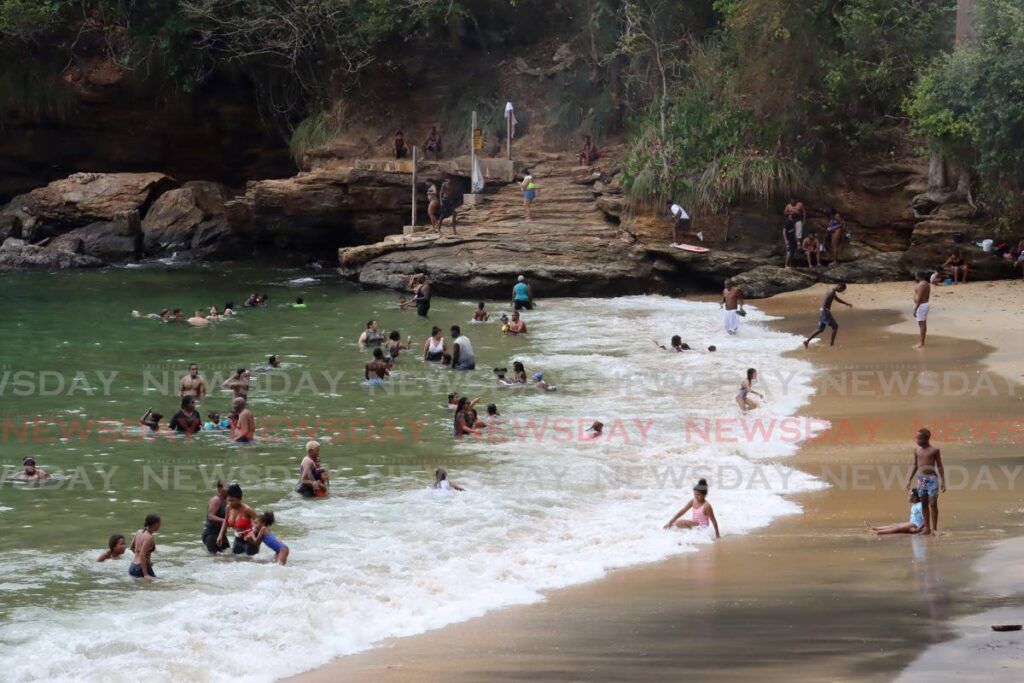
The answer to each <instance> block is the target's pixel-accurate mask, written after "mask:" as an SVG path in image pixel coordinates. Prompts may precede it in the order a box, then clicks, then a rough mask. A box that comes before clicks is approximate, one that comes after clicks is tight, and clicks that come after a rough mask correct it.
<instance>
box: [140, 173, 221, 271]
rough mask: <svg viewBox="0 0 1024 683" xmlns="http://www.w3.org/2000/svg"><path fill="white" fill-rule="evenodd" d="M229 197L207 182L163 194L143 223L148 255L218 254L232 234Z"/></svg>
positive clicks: (216, 186)
mask: <svg viewBox="0 0 1024 683" xmlns="http://www.w3.org/2000/svg"><path fill="white" fill-rule="evenodd" d="M229 197H230V195H229V193H228V191H227V188H225V187H224V186H223V185H220V184H219V183H211V182H205V181H193V182H188V183H185V184H184V185H183V186H182V187H180V188H178V189H175V190H169V191H168V192H165V193H164V194H162V195H161V196H160V198H159V199H157V200H156V202H154V204H153V206H152V207H151V208H150V210H149V212H148V213H147V214H146V217H145V219H143V221H142V231H143V240H144V247H145V251H146V253H147V254H160V253H167V252H174V251H183V250H188V249H196V250H216V249H217V247H218V244H219V242H220V241H222V240H224V239H225V238H226V237H228V236H229V235H230V234H231V228H230V226H229V225H228V220H227V214H226V213H225V209H224V204H225V203H226V202H227V201H228V199H229Z"/></svg>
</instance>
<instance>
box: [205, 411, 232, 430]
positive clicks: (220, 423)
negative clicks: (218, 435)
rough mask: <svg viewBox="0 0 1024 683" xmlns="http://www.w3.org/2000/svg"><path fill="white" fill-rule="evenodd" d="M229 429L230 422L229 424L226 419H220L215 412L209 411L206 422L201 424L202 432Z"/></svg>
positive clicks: (218, 414)
mask: <svg viewBox="0 0 1024 683" xmlns="http://www.w3.org/2000/svg"><path fill="white" fill-rule="evenodd" d="M230 428H231V422H229V421H228V419H227V418H226V417H225V418H221V416H220V413H218V412H217V411H216V410H211V411H210V412H209V413H207V414H206V422H204V423H203V429H204V430H206V431H208V432H209V431H213V430H221V429H230Z"/></svg>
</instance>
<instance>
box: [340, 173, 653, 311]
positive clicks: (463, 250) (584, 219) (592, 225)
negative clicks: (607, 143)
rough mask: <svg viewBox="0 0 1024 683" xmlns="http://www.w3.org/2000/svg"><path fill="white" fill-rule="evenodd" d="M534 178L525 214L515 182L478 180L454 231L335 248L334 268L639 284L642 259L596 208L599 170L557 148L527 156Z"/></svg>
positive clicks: (550, 290)
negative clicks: (479, 198)
mask: <svg viewBox="0 0 1024 683" xmlns="http://www.w3.org/2000/svg"><path fill="white" fill-rule="evenodd" d="M525 161H526V164H527V168H528V169H529V171H530V173H531V174H532V175H533V176H534V179H535V181H536V182H537V185H538V191H537V200H536V201H535V202H534V205H533V220H530V221H528V220H526V212H525V208H524V206H523V198H522V191H521V190H520V189H519V184H518V183H517V182H516V183H509V184H497V185H492V186H489V187H487V188H485V192H484V195H485V200H484V201H483V202H482V203H481V204H478V205H475V206H470V205H468V204H464V205H463V206H461V207H459V209H458V210H457V214H458V216H457V218H458V226H457V233H453V231H452V227H451V220H450V219H448V220H445V221H444V223H443V225H442V228H441V231H440V233H438V232H436V231H432V230H430V229H429V225H428V226H426V227H421V228H420V229H419V230H418V231H417V232H415V233H413V234H408V235H392V236H389V237H387V238H386V239H385V240H383V241H382V242H378V243H376V244H370V245H365V246H359V247H350V248H342V249H339V250H338V257H339V262H340V264H341V268H340V269H339V271H340V272H341V273H342V274H343V275H346V276H348V277H349V278H351V279H353V280H357V281H358V282H360V283H362V284H365V285H371V286H382V287H392V288H404V287H405V286H407V282H408V278H409V276H410V275H411V274H413V273H417V272H425V273H427V274H428V275H429V276H430V277H431V279H432V281H433V282H434V283H435V286H436V287H437V289H438V291H439V293H443V292H444V290H445V289H446V288H447V287H450V288H451V289H452V290H453V291H454V290H458V291H467V290H469V291H474V292H479V295H480V296H504V295H506V294H507V293H508V292H507V291H506V290H508V289H509V288H510V287H511V285H512V284H513V283H514V281H515V276H516V275H518V274H526V275H527V276H528V277H530V278H531V280H532V281H533V283H534V285H535V287H536V288H537V289H538V291H543V292H544V293H545V294H547V295H551V294H566V295H587V294H600V293H602V292H603V291H604V290H605V289H606V288H607V284H608V282H609V281H616V282H617V287H616V289H617V291H619V292H621V291H636V292H642V291H647V289H648V288H649V287H650V285H651V284H652V283H651V277H652V273H651V264H650V260H649V259H646V258H645V256H646V252H645V251H644V250H643V249H641V248H639V247H637V246H636V245H635V244H634V240H633V238H632V236H630V235H629V234H627V233H625V232H623V231H621V230H620V229H619V226H618V225H617V224H616V223H615V222H614V221H613V220H612V219H610V218H609V217H608V216H607V215H606V214H605V213H604V212H603V211H601V210H600V209H599V208H598V205H597V202H596V201H595V200H596V197H597V196H598V195H599V194H601V193H600V192H595V190H594V188H593V185H594V183H595V181H596V179H597V178H598V177H601V176H602V174H601V171H600V169H597V168H589V167H582V168H581V167H578V166H577V165H576V162H575V159H571V158H566V155H557V154H540V153H536V154H533V155H528V156H527V157H526V159H525Z"/></svg>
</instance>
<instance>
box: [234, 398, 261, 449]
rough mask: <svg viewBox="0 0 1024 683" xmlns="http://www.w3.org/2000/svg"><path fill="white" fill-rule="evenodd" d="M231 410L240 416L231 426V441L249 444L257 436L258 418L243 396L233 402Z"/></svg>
mask: <svg viewBox="0 0 1024 683" xmlns="http://www.w3.org/2000/svg"><path fill="white" fill-rule="evenodd" d="M231 410H232V411H233V412H234V414H235V415H237V416H238V417H237V418H236V419H235V422H234V424H232V426H231V440H232V441H234V442H235V443H249V442H250V441H252V440H253V437H254V436H256V418H255V417H253V414H252V411H251V410H249V408H247V407H246V405H245V399H244V398H242V397H241V396H237V397H235V399H234V400H233V401H232V402H231Z"/></svg>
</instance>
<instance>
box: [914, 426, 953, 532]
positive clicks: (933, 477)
mask: <svg viewBox="0 0 1024 683" xmlns="http://www.w3.org/2000/svg"><path fill="white" fill-rule="evenodd" d="M931 438H932V433H931V430H929V429H926V428H924V427H922V428H921V429H919V430H917V447H916V448H915V449H914V466H913V467H912V468H911V470H910V477H909V478H908V479H907V491H909V490H910V489H911V486H913V483H914V475H915V474H916V475H917V495H918V497H919V498H920V499H921V507H922V508H924V529H923V530H922V531H921V533H922V534H929V533H931V532H933V531H934V532H938V530H939V491H942V493H945V492H946V470H945V468H943V466H942V452H941V451H940V450H939V449H938V448H936V447H935V446H933V445H931V443H930V439H931Z"/></svg>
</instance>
